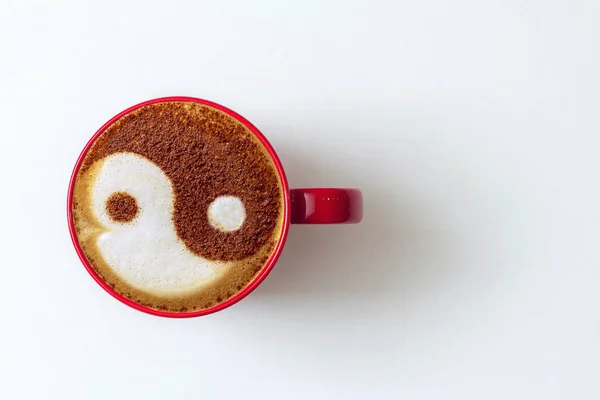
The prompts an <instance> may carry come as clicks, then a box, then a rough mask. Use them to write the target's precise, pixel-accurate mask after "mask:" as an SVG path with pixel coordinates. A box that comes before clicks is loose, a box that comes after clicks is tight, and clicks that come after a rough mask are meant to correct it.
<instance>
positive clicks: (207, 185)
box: [82, 103, 281, 261]
mask: <svg viewBox="0 0 600 400" xmlns="http://www.w3.org/2000/svg"><path fill="white" fill-rule="evenodd" d="M116 152H132V153H136V154H138V155H141V156H143V157H145V158H147V159H149V160H150V161H152V162H154V163H155V164H156V165H158V166H159V167H160V168H161V169H162V171H163V172H164V173H165V174H166V175H167V176H168V177H169V178H170V179H171V182H172V184H173V188H174V192H175V206H174V212H173V222H174V225H175V229H176V232H177V235H178V236H179V238H180V239H181V240H182V241H183V242H184V243H185V244H186V246H187V247H188V248H189V249H190V250H191V251H192V252H193V253H195V254H197V255H200V256H202V257H205V258H208V259H211V260H223V261H232V260H241V259H244V258H246V257H248V256H251V255H253V254H255V253H256V252H257V251H258V250H259V249H260V248H261V247H262V246H263V245H265V244H266V243H268V242H269V241H270V240H272V239H273V238H272V236H273V232H274V230H275V229H276V224H277V221H278V217H279V213H280V209H281V192H280V188H279V184H278V182H279V179H278V176H277V174H276V172H275V170H274V168H273V166H272V164H271V163H270V161H269V160H268V159H267V157H266V155H265V154H264V152H263V150H262V148H261V147H260V145H259V144H258V143H257V142H256V140H255V139H253V137H252V133H251V132H249V131H248V130H247V129H246V128H245V127H244V126H243V125H242V124H241V123H239V122H238V121H236V120H235V119H233V118H232V117H230V116H228V115H226V114H224V113H222V112H220V111H218V110H215V109H212V108H210V107H206V106H200V105H198V104H195V103H157V104H152V105H148V106H145V107H143V108H141V109H139V110H136V111H134V112H132V113H130V114H128V115H126V116H125V117H123V118H121V120H119V121H118V122H116V123H115V124H113V125H111V126H110V127H109V128H107V129H106V131H105V132H104V133H103V134H102V135H101V136H100V137H99V138H98V139H97V140H96V142H95V143H94V145H93V146H92V148H91V149H90V151H89V152H88V154H87V155H86V158H85V160H84V163H83V165H82V171H84V172H85V170H87V169H88V168H90V166H91V165H92V164H93V163H94V162H95V161H97V160H100V159H102V158H104V157H106V156H108V155H110V154H112V153H116ZM219 196H236V197H238V198H240V200H242V202H243V203H244V206H245V209H246V220H245V222H244V225H243V226H242V227H241V228H240V229H238V230H236V231H234V232H220V231H217V230H215V229H214V228H213V227H212V226H211V224H210V222H209V220H208V218H207V211H208V206H209V204H210V203H211V202H212V201H213V200H214V199H215V198H217V197H219ZM107 206H108V205H107ZM111 207H112V206H111ZM130 207H131V206H130V204H129V203H127V205H126V204H125V202H124V201H123V199H122V198H121V199H120V200H119V202H118V203H115V207H113V208H114V210H113V211H115V215H117V218H125V217H128V216H130V214H129V213H130V212H131V208H130ZM109 212H110V211H109ZM136 212H137V206H136ZM112 215H113V214H111V216H112ZM113 218H114V217H113ZM116 220H117V219H116Z"/></svg>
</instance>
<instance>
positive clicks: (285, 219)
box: [67, 96, 362, 318]
mask: <svg viewBox="0 0 600 400" xmlns="http://www.w3.org/2000/svg"><path fill="white" fill-rule="evenodd" d="M163 102H164V103H166V102H182V103H185V102H193V103H198V104H200V105H203V106H208V107H211V108H214V109H216V110H218V111H221V112H223V113H225V114H227V115H228V116H230V117H232V118H234V119H235V120H237V121H238V122H239V123H241V124H243V125H244V126H245V127H246V128H247V129H248V130H249V131H250V132H252V134H253V135H254V136H255V137H256V138H257V139H258V140H259V142H260V143H261V144H262V146H263V147H264V149H265V150H266V152H267V154H268V156H269V157H270V159H271V161H272V163H273V165H274V166H275V170H276V171H277V176H278V178H279V183H280V185H281V189H282V192H283V195H282V200H283V207H282V209H283V210H282V214H283V215H282V226H281V227H280V229H279V232H280V234H279V237H278V240H277V242H276V244H275V246H274V250H273V251H272V253H271V254H270V256H269V257H268V259H267V261H266V262H265V264H264V266H263V267H262V268H261V269H260V270H259V271H258V273H256V275H255V276H254V277H253V278H252V280H251V281H250V282H249V283H248V284H247V285H246V286H245V287H243V288H242V289H241V290H240V291H239V292H237V293H235V294H234V295H233V296H232V297H230V298H228V299H227V300H225V301H223V302H220V303H218V304H215V305H213V306H211V307H209V308H205V309H198V310H194V311H182V312H176V311H166V310H158V309H154V308H151V307H148V306H145V305H142V304H140V303H138V302H136V301H133V300H131V299H129V298H127V297H125V296H123V295H122V294H120V293H119V292H117V291H116V290H115V289H114V288H113V287H112V286H111V285H110V284H108V283H107V282H106V281H105V280H104V279H103V278H102V277H101V276H100V275H99V274H98V272H97V271H96V270H95V269H94V267H93V266H92V265H91V263H90V262H89V261H88V259H87V257H86V255H85V254H84V251H83V249H82V247H81V245H80V243H79V240H78V236H77V232H76V229H75V218H74V215H73V206H74V193H75V186H76V180H77V176H78V173H79V170H80V168H81V167H82V164H83V163H84V159H85V157H86V155H87V153H88V151H89V150H90V148H91V147H92V145H93V144H94V142H95V141H96V140H97V139H98V138H99V137H100V136H101V135H102V133H104V131H105V130H106V129H107V128H108V127H110V126H111V125H113V124H114V123H115V122H116V121H118V120H120V119H121V118H123V117H124V116H126V115H127V114H130V113H131V112H133V111H135V110H138V109H140V108H142V107H145V106H148V105H151V104H156V103H163ZM67 218H68V224H69V231H70V235H71V240H72V242H73V245H74V247H75V250H76V252H77V255H78V256H79V258H80V260H81V262H82V263H83V265H84V266H85V268H86V270H87V271H88V272H89V274H90V275H91V276H92V278H93V279H94V280H95V281H96V282H97V283H98V284H99V285H100V286H101V287H102V288H103V289H104V290H105V291H106V292H108V293H109V294H110V295H111V296H113V297H114V298H116V299H117V300H119V301H120V302H122V303H123V304H126V305H128V306H130V307H132V308H134V309H136V310H139V311H143V312H145V313H148V314H152V315H157V316H162V317H173V318H186V317H197V316H202V315H207V314H211V313H214V312H217V311H220V310H223V309H225V308H227V307H229V306H231V305H233V304H235V303H237V302H238V301H240V300H241V299H243V298H244V297H246V296H247V295H248V294H250V293H251V292H252V291H253V290H254V289H256V287H257V286H258V285H259V284H260V283H261V282H262V281H263V280H264V279H265V278H266V277H267V275H268V274H269V273H270V271H271V270H272V268H273V267H274V265H275V263H276V262H277V259H278V258H279V255H280V254H281V251H282V249H283V246H284V243H285V241H286V238H287V233H288V229H289V225H290V223H303V224H314V223H356V222H359V221H360V220H361V219H362V195H361V193H360V191H358V190H356V189H296V190H292V191H291V192H290V189H289V186H288V183H287V179H286V176H285V173H284V170H283V166H282V165H281V161H280V160H279V158H278V156H277V154H276V153H275V150H274V149H273V147H272V146H271V144H270V143H269V142H268V141H267V139H266V138H265V137H264V135H263V134H262V133H261V132H260V131H259V130H258V129H257V128H256V127H255V126H254V125H252V124H251V123H250V122H249V121H248V120H247V119H245V118H244V117H242V116H241V115H239V114H237V113H236V112H234V111H232V110H230V109H228V108H226V107H224V106H221V105H219V104H217V103H214V102H211V101H207V100H203V99H198V98H193V97H180V96H177V97H164V98H158V99H153V100H149V101H145V102H142V103H140V104H137V105H135V106H133V107H130V108H128V109H126V110H124V111H122V112H121V113H119V114H117V115H116V116H114V117H113V118H111V119H110V120H109V121H108V122H106V123H105V124H104V125H103V126H102V127H101V128H100V129H98V131H97V132H96V133H95V134H94V135H93V136H92V138H91V139H90V140H89V141H88V143H87V144H86V146H85V147H84V149H83V151H82V152H81V154H80V156H79V158H78V160H77V162H76V164H75V167H74V169H73V173H72V175H71V180H70V183H69V190H68V196H67Z"/></svg>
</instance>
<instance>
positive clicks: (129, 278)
mask: <svg viewBox="0 0 600 400" xmlns="http://www.w3.org/2000/svg"><path fill="white" fill-rule="evenodd" d="M91 190H92V191H91V198H92V211H93V213H94V214H95V216H96V218H97V219H98V221H99V222H100V223H101V224H102V225H103V226H104V227H105V228H106V232H104V233H102V234H101V235H100V236H99V237H98V242H97V244H98V249H99V251H100V253H101V254H102V256H103V258H104V260H105V261H106V263H107V264H108V265H109V266H110V267H111V268H112V269H113V270H114V271H115V273H116V274H117V275H119V276H120V277H121V279H123V280H125V281H126V282H128V283H129V284H130V285H132V286H133V287H136V288H138V289H141V290H145V291H150V292H155V293H156V292H162V293H169V294H176V293H183V292H187V291H189V290H192V289H195V288H198V287H201V286H204V285H206V284H208V283H210V282H212V281H213V280H215V279H217V278H218V277H219V276H221V275H222V274H223V273H224V272H226V271H227V269H228V268H229V267H230V266H231V265H232V263H228V262H221V261H212V260H207V259H205V258H203V257H199V256H197V255H195V254H193V253H192V252H190V251H189V250H188V249H187V248H186V246H185V245H184V244H183V242H182V241H181V240H180V239H179V238H178V237H177V234H176V232H175V226H174V224H173V220H172V213H173V208H174V200H173V199H174V192H173V187H172V184H171V181H170V180H169V178H168V177H167V176H166V175H165V173H164V172H163V171H162V170H161V169H160V168H159V167H158V166H156V165H155V164H154V163H152V162H151V161H149V160H148V159H146V158H144V157H141V156H139V155H137V154H133V153H115V154H111V155H110V156H108V157H106V158H105V159H104V160H103V162H102V166H101V167H100V169H99V171H98V174H97V177H96V179H95V182H94V185H93V188H92V189H91ZM115 192H126V193H128V194H130V195H131V196H133V197H134V198H135V199H136V201H137V205H138V214H137V216H136V217H135V219H134V220H133V221H131V222H124V223H121V222H116V221H114V220H112V219H111V218H110V216H109V215H108V212H107V210H106V206H105V204H106V200H107V199H108V198H109V197H110V196H111V194H113V193H115ZM242 207H243V205H242Z"/></svg>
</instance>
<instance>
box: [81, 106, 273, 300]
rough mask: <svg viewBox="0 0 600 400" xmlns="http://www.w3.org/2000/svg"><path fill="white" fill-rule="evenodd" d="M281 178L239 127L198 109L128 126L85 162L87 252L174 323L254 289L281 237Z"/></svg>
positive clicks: (100, 269)
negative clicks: (176, 317)
mask: <svg viewBox="0 0 600 400" xmlns="http://www.w3.org/2000/svg"><path fill="white" fill-rule="evenodd" d="M283 207H284V196H283V191H282V185H281V181H280V178H279V175H278V173H277V170H276V167H275V165H274V163H273V161H272V160H271V157H270V156H269V155H268V153H267V151H266V149H265V148H264V146H263V145H262V143H261V142H260V141H259V140H258V139H257V138H256V136H255V135H254V134H253V133H252V132H251V131H250V130H249V129H248V128H247V127H246V126H244V125H243V124H242V123H241V122H239V121H238V120H236V119H235V118H233V117H231V116H229V115H227V114H226V113H224V112H222V111H220V110H217V109H215V108H212V107H209V106H206V105H202V104H198V103H195V102H185V101H184V102H163V103H155V104H150V105H146V106H143V107H141V108H138V109H136V110H134V111H132V112H131V113H129V114H127V115H125V116H123V117H122V118H120V119H119V120H117V121H116V122H114V123H113V124H112V125H110V126H109V127H108V128H106V129H105V130H104V131H103V132H102V133H101V134H100V136H99V137H98V138H97V139H96V140H95V141H94V143H93V144H92V146H91V147H90V149H89V150H88V151H87V153H86V154H85V156H84V159H83V162H82V164H81V167H80V169H79V171H78V173H77V177H76V180H75V185H74V191H73V209H72V212H73V220H74V221H73V222H74V226H75V232H76V236H77V240H78V242H79V245H80V247H81V249H82V251H83V253H84V255H85V257H86V258H87V260H88V261H89V263H90V264H91V266H92V267H93V269H94V270H95V271H96V272H97V274H98V275H99V276H100V277H101V278H102V279H103V280H104V281H105V282H106V283H107V284H108V285H110V286H111V287H112V288H113V289H114V290H116V291H117V292H118V293H120V294H121V295H123V296H125V297H127V298H129V299H131V300H133V301H135V302H137V303H139V304H141V305H144V306H147V307H150V308H153V309H157V310H165V311H172V312H183V311H196V310H201V309H206V308H210V307H213V306H215V305H217V304H219V303H221V302H224V301H225V300H227V299H229V298H231V297H232V296H234V295H235V294H236V293H238V292H239V291H241V290H242V289H243V288H244V287H246V286H247V285H248V283H249V282H250V281H252V279H253V278H254V277H255V276H256V274H257V273H258V272H259V271H260V270H261V269H262V268H263V266H264V265H265V263H266V261H267V260H268V258H269V257H270V256H271V254H272V253H273V251H274V250H275V246H276V244H277V242H278V240H279V238H280V236H281V232H282V229H283V224H284V221H283Z"/></svg>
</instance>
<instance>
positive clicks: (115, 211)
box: [105, 192, 139, 222]
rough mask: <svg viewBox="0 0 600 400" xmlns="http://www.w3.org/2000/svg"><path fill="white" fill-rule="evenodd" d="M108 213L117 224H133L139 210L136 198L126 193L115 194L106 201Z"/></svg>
mask: <svg viewBox="0 0 600 400" xmlns="http://www.w3.org/2000/svg"><path fill="white" fill-rule="evenodd" d="M105 207H106V212H107V213H108V216H109V217H110V218H111V219H112V220H113V221H115V222H131V221H133V220H134V219H135V217H136V216H137V214H138V211H139V208H138V204H137V201H136V200H135V197H133V196H132V195H130V194H129V193H126V192H115V193H113V194H111V195H110V196H109V197H108V199H106V204H105Z"/></svg>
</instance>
